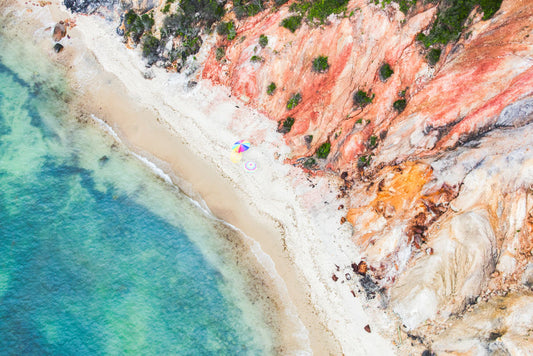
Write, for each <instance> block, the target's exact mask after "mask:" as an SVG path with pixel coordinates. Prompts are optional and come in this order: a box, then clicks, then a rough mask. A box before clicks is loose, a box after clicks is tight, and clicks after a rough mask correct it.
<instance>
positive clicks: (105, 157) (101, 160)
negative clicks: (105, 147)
mask: <svg viewBox="0 0 533 356" xmlns="http://www.w3.org/2000/svg"><path fill="white" fill-rule="evenodd" d="M107 161H109V157H107V156H102V157H100V159H99V160H98V163H100V165H101V166H102V165H104V164H105V163H107Z"/></svg>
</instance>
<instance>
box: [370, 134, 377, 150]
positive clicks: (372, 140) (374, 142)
mask: <svg viewBox="0 0 533 356" xmlns="http://www.w3.org/2000/svg"><path fill="white" fill-rule="evenodd" d="M377 145H378V138H377V136H374V135H372V136H370V139H369V140H368V147H369V148H374V147H376V146H377Z"/></svg>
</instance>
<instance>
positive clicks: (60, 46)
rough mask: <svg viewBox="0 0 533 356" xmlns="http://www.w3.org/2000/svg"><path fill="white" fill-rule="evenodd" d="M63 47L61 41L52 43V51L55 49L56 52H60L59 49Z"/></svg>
mask: <svg viewBox="0 0 533 356" xmlns="http://www.w3.org/2000/svg"><path fill="white" fill-rule="evenodd" d="M63 48H64V47H63V45H62V44H61V43H56V44H55V45H54V51H56V53H59V52H61V51H62V50H63Z"/></svg>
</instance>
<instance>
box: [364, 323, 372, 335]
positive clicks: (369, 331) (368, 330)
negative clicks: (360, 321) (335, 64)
mask: <svg viewBox="0 0 533 356" xmlns="http://www.w3.org/2000/svg"><path fill="white" fill-rule="evenodd" d="M365 331H366V332H367V333H371V332H372V330H370V325H368V324H366V325H365Z"/></svg>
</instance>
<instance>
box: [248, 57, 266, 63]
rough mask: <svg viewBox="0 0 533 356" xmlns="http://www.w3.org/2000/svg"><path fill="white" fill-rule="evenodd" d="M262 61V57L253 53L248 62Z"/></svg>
mask: <svg viewBox="0 0 533 356" xmlns="http://www.w3.org/2000/svg"><path fill="white" fill-rule="evenodd" d="M262 61H263V57H261V56H256V55H253V56H252V57H251V58H250V62H254V63H256V62H262Z"/></svg>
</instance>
